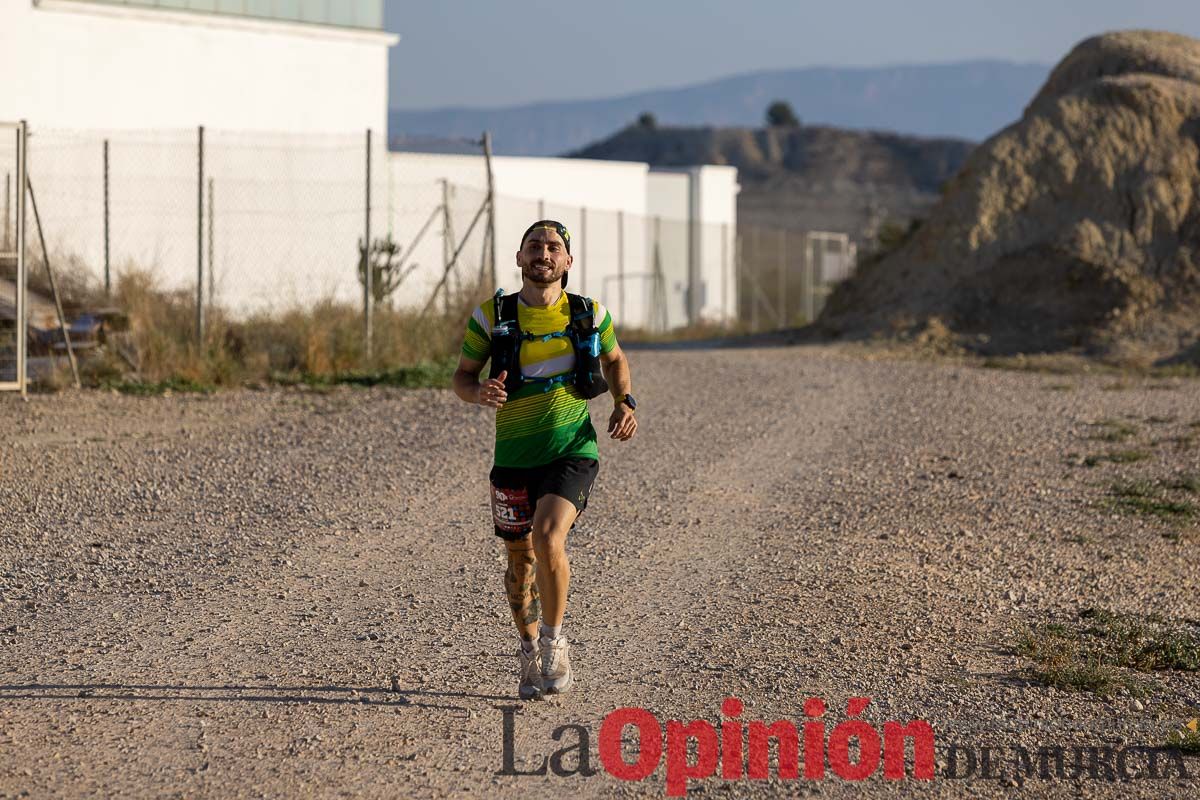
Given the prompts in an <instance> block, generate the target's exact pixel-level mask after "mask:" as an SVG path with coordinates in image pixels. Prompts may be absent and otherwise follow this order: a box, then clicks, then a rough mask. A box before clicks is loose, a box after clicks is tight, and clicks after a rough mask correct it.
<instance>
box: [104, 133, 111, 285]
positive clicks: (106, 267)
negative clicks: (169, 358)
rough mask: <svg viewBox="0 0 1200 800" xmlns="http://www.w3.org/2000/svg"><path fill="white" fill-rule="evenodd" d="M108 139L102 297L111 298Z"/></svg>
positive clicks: (105, 169) (105, 142) (105, 176)
mask: <svg viewBox="0 0 1200 800" xmlns="http://www.w3.org/2000/svg"><path fill="white" fill-rule="evenodd" d="M108 224H109V223H108V139H105V140H104V296H105V297H111V296H112V274H111V272H110V271H109V260H108V242H109V235H110V234H109V227H108Z"/></svg>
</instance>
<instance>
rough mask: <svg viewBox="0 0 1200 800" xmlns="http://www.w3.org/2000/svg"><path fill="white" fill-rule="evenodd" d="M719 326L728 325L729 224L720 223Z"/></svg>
mask: <svg viewBox="0 0 1200 800" xmlns="http://www.w3.org/2000/svg"><path fill="white" fill-rule="evenodd" d="M721 324H722V325H724V326H726V327H728V325H729V223H728V222H722V223H721Z"/></svg>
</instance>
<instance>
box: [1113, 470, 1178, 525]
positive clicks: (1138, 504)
mask: <svg viewBox="0 0 1200 800" xmlns="http://www.w3.org/2000/svg"><path fill="white" fill-rule="evenodd" d="M1191 480H1192V479H1191V478H1187V479H1181V480H1180V481H1179V482H1177V483H1162V482H1152V481H1146V480H1141V481H1128V482H1123V483H1114V484H1113V485H1112V488H1111V489H1109V501H1110V503H1111V504H1112V506H1113V507H1114V508H1116V509H1117V510H1118V511H1122V512H1125V513H1127V514H1145V515H1148V516H1152V517H1157V518H1159V519H1163V520H1170V521H1179V520H1190V519H1193V518H1195V517H1196V516H1197V509H1196V506H1195V505H1194V504H1193V503H1192V502H1190V501H1188V500H1176V499H1173V498H1172V497H1171V496H1170V495H1169V493H1168V491H1167V490H1169V489H1173V488H1177V486H1182V485H1191ZM1185 491H1191V490H1186V489H1185Z"/></svg>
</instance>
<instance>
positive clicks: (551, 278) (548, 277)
mask: <svg viewBox="0 0 1200 800" xmlns="http://www.w3.org/2000/svg"><path fill="white" fill-rule="evenodd" d="M539 266H540V265H538V264H536V263H535V264H530V265H528V266H527V267H525V268H524V269H523V270H521V274H522V275H524V277H525V278H527V279H528V280H530V281H532V282H533V283H536V284H539V285H542V286H553V285H554V284H556V283H560V282H561V281H562V276H563V274H564V273H566V271H567V268H566V267H565V266H563V267H561V268H556V267H555V266H554V265H553V264H550V265H548V266H549V267H550V271H549V272H547V273H545V276H543V274H542V273H541V271H540V269H539Z"/></svg>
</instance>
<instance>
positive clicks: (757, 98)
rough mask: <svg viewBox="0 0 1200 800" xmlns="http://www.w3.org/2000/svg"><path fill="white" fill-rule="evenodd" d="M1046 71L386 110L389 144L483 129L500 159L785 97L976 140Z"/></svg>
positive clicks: (826, 116)
mask: <svg viewBox="0 0 1200 800" xmlns="http://www.w3.org/2000/svg"><path fill="white" fill-rule="evenodd" d="M1049 70H1050V68H1049V67H1048V66H1046V65H1043V64H1019V63H1013V62H1008V61H963V62H956V63H948V64H917V65H904V66H884V67H808V68H803V69H789V70H772V71H765V72H755V73H750V74H745V75H737V76H733V77H729V78H723V79H720V80H715V81H710V82H707V83H701V84H697V85H694V86H685V87H681V88H674V89H660V90H654V91H646V92H639V93H636V94H630V95H625V96H622V97H614V98H607V99H598V100H570V101H556V102H544V103H537V104H533V105H523V106H514V107H510V108H443V109H431V110H407V109H392V110H391V111H390V112H389V115H388V126H389V136H390V137H391V138H392V139H393V140H396V139H398V138H400V137H413V138H427V137H453V138H459V137H478V136H479V135H480V133H481V132H482V131H484V130H488V131H491V133H492V141H493V147H494V149H495V151H496V152H497V153H500V154H506V155H533V156H547V155H560V154H563V153H566V152H568V151H571V150H576V149H579V148H582V147H585V146H587V145H589V144H591V143H592V142H595V141H597V140H599V139H603V138H604V137H606V136H608V135H610V134H612V133H613V132H615V131H617V130H620V129H622V128H624V127H625V126H626V125H628V124H629V123H630V122H632V121H633V120H634V119H636V118H637V117H638V116H639V115H640V114H642V113H644V112H649V113H651V114H653V115H655V117H656V118H657V120H658V122H659V123H660V124H663V125H678V126H689V125H691V126H695V125H710V126H757V125H761V124H762V120H763V117H764V113H765V111H766V108H767V106H768V105H769V104H770V103H771V102H773V101H775V100H784V101H786V102H788V103H790V104H791V105H792V108H793V109H794V110H795V112H796V114H797V115H798V116H799V117H800V119H801V121H802V122H803V123H804V124H805V125H809V124H815V125H827V126H834V127H841V128H850V129H859V130H880V131H896V132H900V133H904V134H912V135H917V136H931V137H951V138H959V139H970V140H975V141H979V140H982V139H985V138H987V137H988V136H990V135H991V134H993V133H995V132H996V131H998V130H999V129H1001V128H1003V127H1004V126H1006V125H1008V124H1009V123H1011V122H1014V121H1015V120H1016V119H1018V118H1019V117H1020V115H1021V111H1022V109H1023V108H1024V106H1025V103H1026V102H1027V101H1028V99H1029V98H1030V97H1032V96H1033V95H1034V94H1036V93H1037V91H1038V89H1039V88H1040V87H1041V85H1042V84H1043V83H1044V82H1045V80H1046V76H1047V75H1048V74H1049Z"/></svg>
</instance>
